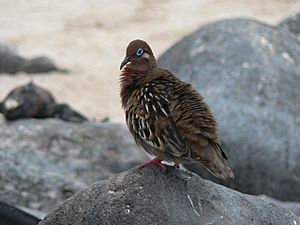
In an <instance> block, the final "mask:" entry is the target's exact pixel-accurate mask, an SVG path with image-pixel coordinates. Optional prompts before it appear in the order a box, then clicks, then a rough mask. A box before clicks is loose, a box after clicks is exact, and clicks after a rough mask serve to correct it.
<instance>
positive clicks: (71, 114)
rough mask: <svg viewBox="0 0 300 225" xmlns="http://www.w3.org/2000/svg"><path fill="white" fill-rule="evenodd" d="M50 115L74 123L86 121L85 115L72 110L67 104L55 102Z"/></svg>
mask: <svg viewBox="0 0 300 225" xmlns="http://www.w3.org/2000/svg"><path fill="white" fill-rule="evenodd" d="M50 117H56V118H59V119H62V120H65V121H70V122H74V123H82V122H84V121H87V118H86V117H85V116H83V115H82V114H80V113H79V112H76V111H74V110H73V109H72V108H71V107H70V106H69V105H68V104H56V105H55V106H54V108H53V112H52V114H51V115H50ZM102 122H103V120H102Z"/></svg>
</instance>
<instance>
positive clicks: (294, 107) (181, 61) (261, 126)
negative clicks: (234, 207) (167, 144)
mask: <svg viewBox="0 0 300 225" xmlns="http://www.w3.org/2000/svg"><path fill="white" fill-rule="evenodd" d="M159 64H160V65H161V66H163V67H165V68H168V69H170V70H171V71H173V72H174V73H176V74H177V75H178V77H179V78H181V79H182V80H184V81H186V82H189V83H192V84H193V85H194V86H195V87H196V89H198V90H199V91H201V92H202V93H203V95H204V97H205V99H206V101H207V102H208V104H209V105H210V106H211V107H212V109H213V111H214V112H215V114H216V118H217V120H218V122H219V130H220V135H221V140H222V144H223V147H224V149H225V152H226V153H227V155H228V157H229V161H230V162H229V163H230V165H231V167H232V169H233V171H234V173H235V175H236V178H235V179H234V180H227V181H218V180H216V179H214V178H212V177H211V175H210V174H208V173H206V172H205V171H203V169H202V167H201V168H200V167H198V166H189V168H190V169H192V170H194V171H197V173H199V174H201V176H203V177H209V178H210V179H212V180H214V181H216V182H220V183H222V184H225V185H227V186H229V187H232V188H234V189H237V190H240V191H242V192H246V193H251V194H255V195H257V194H266V195H269V196H272V197H275V198H278V199H281V200H288V201H299V200H300V188H299V187H300V163H299V161H300V151H299V146H300V139H299V137H300V104H299V96H300V42H299V41H298V40H297V39H296V37H295V36H294V35H292V34H290V33H289V32H285V31H283V30H281V29H279V28H277V27H273V26H269V25H266V24H262V23H259V22H256V21H251V20H245V19H232V20H225V21H220V22H216V23H213V24H209V25H207V26H205V27H203V28H201V29H200V30H199V31H196V32H195V33H193V34H191V35H189V36H187V37H186V38H184V39H183V40H182V41H180V42H178V43H177V44H175V45H174V46H173V47H171V48H170V49H169V50H168V51H167V52H166V53H164V54H163V55H162V56H161V57H160V59H159Z"/></svg>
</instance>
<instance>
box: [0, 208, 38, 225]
mask: <svg viewBox="0 0 300 225" xmlns="http://www.w3.org/2000/svg"><path fill="white" fill-rule="evenodd" d="M39 222H40V220H39V219H38V218H36V217H34V216H32V215H30V214H28V213H26V212H24V211H22V210H20V209H18V208H16V207H13V206H10V205H8V204H6V203H4V202H0V224H1V225H37V224H38V223H39Z"/></svg>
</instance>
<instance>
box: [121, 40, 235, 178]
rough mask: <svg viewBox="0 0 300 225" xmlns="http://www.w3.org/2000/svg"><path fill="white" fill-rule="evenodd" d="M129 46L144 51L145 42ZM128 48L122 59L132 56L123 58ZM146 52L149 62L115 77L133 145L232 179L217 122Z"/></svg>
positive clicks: (140, 62) (196, 95)
mask: <svg viewBox="0 0 300 225" xmlns="http://www.w3.org/2000/svg"><path fill="white" fill-rule="evenodd" d="M133 46H134V47H135V48H141V47H143V46H144V48H145V42H138V43H134V45H133ZM147 46H148V45H147ZM147 46H146V47H147ZM128 48H129V50H128V49H127V57H131V58H134V57H135V56H131V55H129V56H128V54H135V49H134V48H133V47H132V45H131V44H129V47H128ZM147 48H148V49H150V47H149V46H148V47H147ZM133 49H134V50H133ZM147 53H148V54H150V59H149V57H148V58H146V59H147V60H143V59H133V60H132V61H133V63H130V64H129V65H127V66H126V67H125V68H124V69H123V71H122V74H121V77H120V84H121V92H120V95H121V100H122V106H123V108H124V110H125V114H126V123H127V125H128V127H129V130H130V132H131V133H132V135H133V137H134V139H135V141H136V143H137V144H138V145H139V146H140V147H141V148H143V149H144V150H146V151H147V152H148V153H150V154H152V155H155V156H158V157H159V158H161V159H163V160H167V161H171V162H175V163H182V162H194V161H198V162H202V163H203V164H204V165H205V166H206V167H207V169H208V170H209V171H210V172H212V173H213V174H214V175H215V176H217V177H219V178H227V177H231V178H233V177H234V175H233V172H232V171H231V169H230V168H229V166H228V163H227V157H226V155H225V153H224V151H223V150H222V148H221V146H220V141H219V136H218V134H217V123H216V121H215V119H214V116H213V113H212V111H211V110H210V108H209V106H208V105H207V104H206V103H205V102H204V100H203V97H202V96H201V95H200V94H199V93H198V92H197V91H196V90H195V89H194V88H193V87H192V86H191V85H190V84H187V83H185V82H182V81H180V80H179V79H178V78H176V77H175V76H174V75H173V74H172V73H171V72H169V71H167V70H165V69H162V68H159V67H158V66H157V65H156V61H155V58H154V56H153V53H152V51H148V52H147ZM151 59H154V61H151ZM149 60H150V61H149ZM135 68H136V69H135ZM141 68H144V69H143V70H142V71H141V70H140V69H141Z"/></svg>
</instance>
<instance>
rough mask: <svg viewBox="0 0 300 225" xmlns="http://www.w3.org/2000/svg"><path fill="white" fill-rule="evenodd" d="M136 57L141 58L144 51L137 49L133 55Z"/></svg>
mask: <svg viewBox="0 0 300 225" xmlns="http://www.w3.org/2000/svg"><path fill="white" fill-rule="evenodd" d="M135 54H136V55H137V56H141V55H143V54H144V50H143V49H142V48H138V49H137V50H136V53H135Z"/></svg>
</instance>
